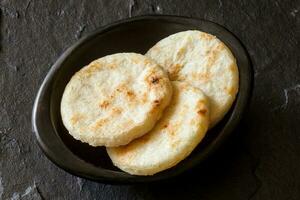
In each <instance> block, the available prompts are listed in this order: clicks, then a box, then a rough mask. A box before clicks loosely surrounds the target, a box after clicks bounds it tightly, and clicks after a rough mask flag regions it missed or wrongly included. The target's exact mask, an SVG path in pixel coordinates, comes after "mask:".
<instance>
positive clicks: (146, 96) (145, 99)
mask: <svg viewBox="0 0 300 200" xmlns="http://www.w3.org/2000/svg"><path fill="white" fill-rule="evenodd" d="M147 100H148V95H147V93H144V94H143V95H142V98H141V102H142V103H146V102H147Z"/></svg>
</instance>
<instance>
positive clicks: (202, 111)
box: [196, 100, 208, 115]
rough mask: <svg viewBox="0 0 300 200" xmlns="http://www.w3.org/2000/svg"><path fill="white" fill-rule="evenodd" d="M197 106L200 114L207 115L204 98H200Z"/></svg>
mask: <svg viewBox="0 0 300 200" xmlns="http://www.w3.org/2000/svg"><path fill="white" fill-rule="evenodd" d="M196 108H197V110H198V111H197V113H198V114H199V115H206V113H207V112H208V110H207V108H206V106H205V101H204V100H200V101H198V103H197V105H196Z"/></svg>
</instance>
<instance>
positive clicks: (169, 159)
mask: <svg viewBox="0 0 300 200" xmlns="http://www.w3.org/2000/svg"><path fill="white" fill-rule="evenodd" d="M172 83H173V98H172V100H171V103H170V105H169V106H168V107H167V109H166V110H165V111H164V113H163V116H162V118H161V119H160V120H159V121H158V123H157V124H156V125H155V127H154V128H153V129H152V130H151V131H150V132H149V133H147V134H146V135H144V136H142V137H141V138H138V139H136V140H134V141H132V142H131V143H129V144H128V145H126V146H120V147H114V148H107V152H108V155H109V156H110V158H111V160H112V162H113V163H114V165H115V166H117V167H119V168H120V169H122V170H123V171H125V172H128V173H130V174H134V175H153V174H155V173H157V172H160V171H163V170H165V169H168V168H170V167H173V166H175V165H176V164H177V163H178V162H180V161H181V160H183V159H184V158H186V157H187V156H188V155H189V154H190V153H191V152H192V151H193V149H194V148H195V147H196V146H197V145H198V143H199V142H200V141H201V140H202V138H203V137H204V135H205V133H206V131H207V129H208V124H209V106H208V103H209V102H208V100H207V98H206V97H205V95H204V94H203V93H202V92H201V90H200V89H198V88H195V87H193V86H191V85H190V84H187V83H184V82H176V81H175V82H172Z"/></svg>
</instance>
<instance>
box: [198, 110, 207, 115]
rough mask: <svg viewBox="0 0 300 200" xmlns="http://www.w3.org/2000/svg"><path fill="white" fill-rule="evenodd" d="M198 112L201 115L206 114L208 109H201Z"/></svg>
mask: <svg viewBox="0 0 300 200" xmlns="http://www.w3.org/2000/svg"><path fill="white" fill-rule="evenodd" d="M197 113H198V114H199V115H206V113H207V109H200V110H198V112H197Z"/></svg>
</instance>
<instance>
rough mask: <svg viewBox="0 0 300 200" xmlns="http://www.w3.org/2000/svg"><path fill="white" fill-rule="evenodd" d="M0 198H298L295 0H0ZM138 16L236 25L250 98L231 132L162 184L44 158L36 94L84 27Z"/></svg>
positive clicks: (299, 13)
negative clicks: (80, 173) (77, 172)
mask: <svg viewBox="0 0 300 200" xmlns="http://www.w3.org/2000/svg"><path fill="white" fill-rule="evenodd" d="M0 7H1V10H0V38H1V39H0V199H14V200H16V199H34V200H36V199H47V200H48V199H51V200H52V199H58V200H60V199H67V200H69V199H70V200H74V199H207V200H215V199H217V200H223V199H224V200H226V199H230V200H235V199H236V200H240V199H255V200H258V199H263V200H268V199H272V200H277V199H278V200H281V199H289V200H298V199H300V167H299V166H300V131H299V130H300V56H299V54H300V45H299V39H300V38H299V37H300V1H299V0H295V1H293V0H286V1H279V0H265V1H260V0H253V1H248V0H240V1H238V0H232V1H225V0H210V1H199V0H189V1H182V0H173V1H171V0H162V1H158V0H150V1H142V0H123V1H122V0H69V1H62V0H53V1H49V0H0ZM144 14H170V15H182V16H191V17H197V18H203V19H208V20H211V21H214V22H217V23H219V24H221V25H223V26H225V27H226V28H228V29H229V30H230V31H232V32H233V33H234V34H235V35H236V36H237V37H238V38H239V39H240V40H241V41H242V42H243V44H244V45H245V47H246V49H247V50H248V52H249V55H250V58H251V60H252V63H253V67H254V72H255V77H254V78H255V83H254V91H253V97H252V99H251V104H250V106H249V109H248V111H247V113H246V115H245V117H244V119H243V122H242V123H241V125H240V127H239V128H238V129H237V130H236V136H235V137H233V138H232V139H231V141H230V142H228V143H227V144H226V145H225V146H224V147H223V148H222V149H221V150H220V151H218V152H217V154H215V155H214V156H213V157H211V158H210V159H209V160H208V161H207V162H205V163H204V164H203V165H202V166H199V167H197V168H196V169H193V170H192V171H189V172H187V173H185V174H184V175H182V176H180V177H178V178H176V179H175V180H172V181H171V182H167V183H164V182H162V183H156V184H139V185H123V186H117V185H105V184H99V183H95V182H92V181H88V180H84V179H81V178H77V177H75V176H72V175H70V174H68V173H66V172H65V171H63V170H61V169H59V168H58V167H56V166H55V165H54V164H52V162H50V161H49V160H48V159H47V158H46V157H45V156H44V155H43V153H42V152H41V150H40V149H39V147H38V146H37V141H36V139H35V136H34V134H33V133H32V130H31V110H32V105H33V101H34V98H35V95H36V92H37V90H38V88H39V85H40V84H41V82H42V80H43V78H44V77H45V75H46V74H47V72H48V70H49V69H50V67H51V65H52V64H53V63H54V62H55V60H56V59H57V58H58V57H59V55H60V54H62V52H63V51H64V50H65V49H66V48H68V47H69V46H70V45H72V44H73V43H74V42H76V41H77V40H78V39H79V38H80V37H82V36H83V35H86V34H88V33H89V32H91V31H93V30H95V29H96V28H97V27H100V26H103V25H106V24H108V23H111V22H114V21H116V20H120V19H124V18H128V17H131V16H138V15H144Z"/></svg>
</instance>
